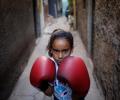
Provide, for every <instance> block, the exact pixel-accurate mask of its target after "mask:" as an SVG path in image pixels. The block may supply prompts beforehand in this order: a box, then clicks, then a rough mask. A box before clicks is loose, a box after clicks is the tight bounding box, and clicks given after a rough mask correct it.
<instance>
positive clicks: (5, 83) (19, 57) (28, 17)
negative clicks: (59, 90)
mask: <svg viewBox="0 0 120 100" xmlns="http://www.w3.org/2000/svg"><path fill="white" fill-rule="evenodd" d="M32 6H33V5H32V0H0V100H6V98H7V97H8V96H9V94H10V92H11V90H12V89H13V87H14V84H15V82H16V81H17V79H18V77H19V75H20V74H21V72H22V71H23V69H24V67H25V64H26V62H27V60H28V57H29V55H30V53H31V51H32V47H33V44H34V42H33V41H34V39H35V36H34V26H33V25H34V23H33V8H32Z"/></svg>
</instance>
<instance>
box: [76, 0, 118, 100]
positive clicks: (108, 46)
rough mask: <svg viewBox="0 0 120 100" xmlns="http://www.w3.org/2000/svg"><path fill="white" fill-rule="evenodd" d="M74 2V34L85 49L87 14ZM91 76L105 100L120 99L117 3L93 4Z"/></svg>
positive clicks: (104, 0) (97, 0) (80, 0)
mask: <svg viewBox="0 0 120 100" xmlns="http://www.w3.org/2000/svg"><path fill="white" fill-rule="evenodd" d="M83 1H86V2H87V1H88V0H77V9H76V10H77V11H76V12H77V21H76V22H77V30H78V31H79V32H80V33H81V37H82V39H83V42H84V44H85V46H86V48H87V23H86V22H87V20H86V19H87V18H86V17H87V11H86V10H85V9H84V2H83ZM93 3H94V5H95V9H94V20H93V25H94V28H93V29H94V30H93V45H92V49H93V51H92V52H93V55H92V58H93V63H94V75H95V76H96V78H97V79H98V82H99V83H100V84H101V87H102V89H103V93H104V95H105V98H106V100H119V99H120V85H119V84H120V1H119V0H102V1H101V0H93Z"/></svg>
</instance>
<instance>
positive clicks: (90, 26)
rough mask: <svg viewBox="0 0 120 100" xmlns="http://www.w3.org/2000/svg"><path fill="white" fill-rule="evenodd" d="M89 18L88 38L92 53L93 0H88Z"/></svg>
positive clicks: (89, 50)
mask: <svg viewBox="0 0 120 100" xmlns="http://www.w3.org/2000/svg"><path fill="white" fill-rule="evenodd" d="M87 7H88V8H87V9H88V18H87V20H88V21H87V26H88V27H87V40H88V44H87V45H88V47H87V48H88V53H89V55H92V44H93V43H92V39H93V37H92V36H93V0H87Z"/></svg>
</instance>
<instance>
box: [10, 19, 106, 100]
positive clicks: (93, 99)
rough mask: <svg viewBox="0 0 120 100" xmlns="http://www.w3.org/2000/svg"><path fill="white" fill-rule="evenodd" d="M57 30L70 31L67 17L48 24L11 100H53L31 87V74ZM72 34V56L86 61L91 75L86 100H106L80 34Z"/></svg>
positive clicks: (73, 32) (74, 32)
mask: <svg viewBox="0 0 120 100" xmlns="http://www.w3.org/2000/svg"><path fill="white" fill-rule="evenodd" d="M56 28H61V29H64V30H66V31H70V27H69V24H68V22H67V20H66V18H65V17H60V18H57V19H54V20H53V22H52V23H48V25H47V26H46V27H45V28H44V32H45V33H44V34H43V35H42V36H41V37H40V38H38V39H37V40H36V47H35V49H34V51H33V53H32V55H31V56H30V58H29V60H28V63H27V66H26V68H25V70H24V72H23V73H22V75H21V77H20V78H19V80H18V82H17V84H16V86H15V88H14V90H13V92H12V94H11V96H10V98H9V100H53V99H52V98H49V97H47V96H45V95H44V94H43V93H42V92H40V91H39V90H37V89H36V88H34V87H33V86H31V84H30V82H29V74H30V70H31V67H32V64H33V62H34V61H35V59H36V58H37V57H39V56H41V55H45V54H46V45H47V42H48V39H49V37H50V35H51V32H52V31H53V30H54V29H56ZM71 32H72V34H73V36H74V45H75V47H74V52H73V54H72V55H77V56H80V57H81V58H83V59H84V61H85V63H86V65H87V69H88V71H89V75H90V80H91V85H90V90H89V92H88V95H87V96H86V99H85V100H104V96H103V94H102V92H101V89H100V88H99V86H98V84H96V81H95V79H94V78H93V74H92V72H93V63H92V60H91V59H90V58H89V56H88V54H87V52H86V50H85V47H84V45H83V43H82V41H81V38H80V36H79V34H78V32H77V31H73V30H71Z"/></svg>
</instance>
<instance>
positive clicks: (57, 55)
mask: <svg viewBox="0 0 120 100" xmlns="http://www.w3.org/2000/svg"><path fill="white" fill-rule="evenodd" d="M71 52H72V48H71V47H70V44H69V42H68V41H67V40H66V39H64V38H59V39H55V40H54V42H53V44H52V49H51V53H52V57H53V58H54V59H55V61H56V62H57V63H58V64H60V62H61V61H62V60H63V58H64V57H66V56H70V54H71Z"/></svg>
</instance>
